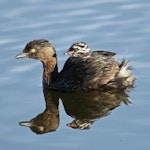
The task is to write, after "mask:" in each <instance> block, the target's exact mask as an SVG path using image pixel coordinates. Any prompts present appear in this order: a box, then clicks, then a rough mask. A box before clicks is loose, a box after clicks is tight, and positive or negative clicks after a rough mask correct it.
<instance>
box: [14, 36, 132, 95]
mask: <svg viewBox="0 0 150 150" xmlns="http://www.w3.org/2000/svg"><path fill="white" fill-rule="evenodd" d="M66 54H69V55H72V56H71V57H69V58H68V60H67V61H66V63H65V64H64V67H63V69H62V71H60V73H58V68H57V58H56V51H55V48H54V47H53V46H52V45H51V44H50V43H49V42H48V41H47V40H44V39H40V40H34V41H31V42H29V43H28V44H27V45H26V47H25V49H24V51H23V53H22V54H19V55H17V56H16V58H22V57H28V58H33V59H38V60H40V61H41V62H42V63H43V69H44V71H43V86H44V87H46V88H50V89H52V90H57V91H66V92H77V91H92V90H103V89H111V88H116V89H125V88H127V87H132V86H133V83H134V75H133V73H132V71H131V69H130V68H129V67H128V63H127V62H126V61H125V60H123V61H122V62H121V63H119V62H118V61H117V60H116V59H115V58H114V57H113V56H114V55H115V53H113V52H107V51H93V52H91V50H90V48H89V47H88V46H87V44H86V43H84V42H78V43H75V44H73V45H72V46H71V47H70V48H69V50H68V52H66Z"/></svg>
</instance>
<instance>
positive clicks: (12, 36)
mask: <svg viewBox="0 0 150 150" xmlns="http://www.w3.org/2000/svg"><path fill="white" fill-rule="evenodd" d="M0 19H1V23H0V28H1V30H0V32H1V33H0V47H1V55H0V68H1V69H0V119H1V121H0V128H1V133H0V149H1V150H8V149H21V150H30V149H32V150H43V149H44V150H48V149H55V150H58V149H61V150H66V149H72V150H74V149H81V150H84V149H86V150H91V149H103V150H108V149H112V150H120V149H121V150H126V149H128V150H149V149H150V117H149V114H150V109H149V108H150V101H149V97H150V92H149V87H150V80H149V77H150V59H149V56H150V50H149V48H150V1H149V0H142V1H141V0H133V1H131V0H101V1H97V0H92V1H91V0H83V1H73V0H70V1H66V0H62V1H52V0H26V1H24V0H16V1H9V0H1V1H0ZM39 38H45V39H49V40H50V41H51V42H52V43H53V45H54V46H55V48H56V50H57V54H58V66H59V70H61V69H62V67H63V64H64V62H65V61H66V59H67V57H66V56H64V55H63V53H64V52H65V51H66V50H67V49H68V48H69V47H70V45H71V44H73V43H75V42H77V41H85V42H87V43H88V45H89V46H90V47H91V49H93V50H98V49H103V50H107V51H113V52H117V56H116V57H117V58H118V59H120V60H121V59H122V58H123V57H124V56H125V57H127V58H128V59H129V60H130V64H131V65H132V66H133V68H134V73H135V76H136V84H135V88H134V89H133V90H132V91H131V92H130V93H128V94H129V96H130V101H131V102H132V104H129V105H128V106H127V105H125V104H124V103H122V104H121V106H120V107H117V108H116V109H114V110H112V112H111V114H110V115H108V116H107V117H102V118H99V117H100V116H98V118H99V119H96V120H94V123H93V124H92V125H91V128H90V129H87V130H79V129H72V128H70V127H68V126H67V125H66V124H68V123H70V122H72V121H73V120H74V118H72V117H71V115H68V114H70V113H71V112H70V109H71V107H72V105H73V98H74V96H72V95H71V96H70V97H69V98H70V99H71V100H72V101H71V102H72V103H70V104H69V105H68V104H66V103H65V101H59V106H58V108H59V123H58V125H59V126H58V128H57V129H56V131H55V132H49V133H46V134H40V135H37V134H35V133H34V132H32V131H31V130H30V129H29V128H27V127H22V126H20V125H19V124H18V123H19V122H21V121H28V120H30V119H32V118H34V117H36V116H37V115H38V114H40V113H42V112H43V111H44V110H45V101H44V96H43V90H42V84H41V83H42V65H41V63H40V62H38V61H35V60H29V59H21V60H15V58H14V56H15V55H17V54H18V53H20V52H21V51H22V50H23V48H24V46H25V45H26V43H27V42H28V41H30V40H33V39H39ZM84 102H85V101H84ZM79 104H81V105H82V102H81V101H80V102H79ZM79 104H78V103H77V106H78V105H79ZM67 106H69V107H67ZM64 108H65V109H64ZM65 110H66V111H65ZM74 113H75V112H72V116H73V115H75V114H74ZM79 115H82V113H79ZM92 121H93V120H92Z"/></svg>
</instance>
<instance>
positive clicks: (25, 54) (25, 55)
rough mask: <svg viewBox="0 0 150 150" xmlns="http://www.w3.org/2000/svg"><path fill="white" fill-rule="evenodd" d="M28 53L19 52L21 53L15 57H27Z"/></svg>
mask: <svg viewBox="0 0 150 150" xmlns="http://www.w3.org/2000/svg"><path fill="white" fill-rule="evenodd" d="M28 54H29V53H24V52H23V53H21V54H18V55H17V56H16V57H15V58H16V59H19V58H24V57H28Z"/></svg>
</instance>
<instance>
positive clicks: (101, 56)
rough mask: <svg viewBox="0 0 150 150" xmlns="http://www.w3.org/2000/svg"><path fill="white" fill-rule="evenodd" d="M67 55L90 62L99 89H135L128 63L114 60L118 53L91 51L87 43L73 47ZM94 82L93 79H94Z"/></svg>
mask: <svg viewBox="0 0 150 150" xmlns="http://www.w3.org/2000/svg"><path fill="white" fill-rule="evenodd" d="M65 55H71V56H73V57H74V59H77V60H78V61H79V60H83V61H88V62H90V61H91V62H90V63H87V64H86V65H89V70H90V69H91V70H94V71H95V74H97V77H98V80H97V81H98V82H97V83H96V84H98V86H99V87H101V88H105V89H111V88H117V89H124V88H130V87H133V84H134V80H135V77H134V75H133V72H132V70H131V67H129V66H128V62H127V61H126V60H125V59H123V60H122V62H121V63H120V62H118V61H117V60H116V59H115V58H113V56H114V55H116V53H114V52H108V51H102V50H99V51H91V50H90V48H89V46H88V45H87V44H86V43H85V42H77V43H74V44H73V45H71V47H70V48H69V50H68V51H67V52H66V53H65ZM92 82H93V79H92Z"/></svg>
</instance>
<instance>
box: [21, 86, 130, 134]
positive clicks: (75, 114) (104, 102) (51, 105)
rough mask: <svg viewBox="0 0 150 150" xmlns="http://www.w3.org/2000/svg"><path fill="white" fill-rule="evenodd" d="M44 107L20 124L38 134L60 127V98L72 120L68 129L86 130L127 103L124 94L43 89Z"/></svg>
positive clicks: (125, 93) (122, 92) (117, 92)
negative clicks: (65, 91) (41, 111)
mask: <svg viewBox="0 0 150 150" xmlns="http://www.w3.org/2000/svg"><path fill="white" fill-rule="evenodd" d="M43 93H44V98H45V103H46V108H45V110H44V112H43V113H40V114H39V115H37V116H36V117H35V118H33V119H31V120H30V121H25V122H20V123H19V124H20V125H21V126H27V127H30V129H31V130H32V131H33V132H35V133H37V134H44V133H47V132H52V131H56V129H57V128H58V126H59V110H58V105H59V98H60V99H61V101H62V103H63V106H64V109H65V112H66V114H67V115H69V116H71V117H72V118H73V119H74V120H73V121H72V122H71V123H68V124H67V126H69V127H71V128H74V129H81V130H84V129H89V128H90V127H91V126H92V124H93V123H94V122H95V121H96V120H98V119H99V118H102V117H105V116H108V115H109V114H110V112H111V110H113V109H115V108H116V107H118V106H120V105H121V104H122V103H124V104H126V105H128V104H129V103H131V102H130V100H129V96H128V94H127V91H116V90H115V91H93V92H86V93H85V92H81V93H62V92H56V91H50V90H48V89H43Z"/></svg>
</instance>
